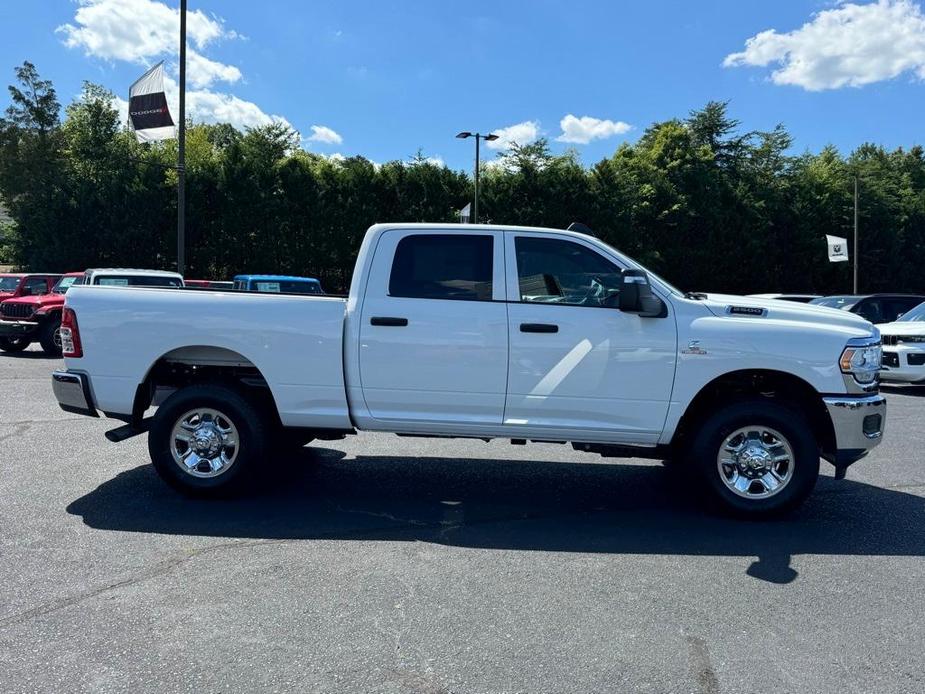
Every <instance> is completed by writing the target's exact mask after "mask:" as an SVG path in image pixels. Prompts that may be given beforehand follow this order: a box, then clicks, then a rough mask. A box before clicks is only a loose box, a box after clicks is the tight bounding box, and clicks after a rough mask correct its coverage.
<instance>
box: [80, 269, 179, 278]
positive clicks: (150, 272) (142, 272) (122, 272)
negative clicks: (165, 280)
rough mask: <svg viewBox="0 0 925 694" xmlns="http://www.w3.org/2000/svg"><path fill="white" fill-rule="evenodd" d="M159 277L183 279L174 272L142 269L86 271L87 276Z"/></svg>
mask: <svg viewBox="0 0 925 694" xmlns="http://www.w3.org/2000/svg"><path fill="white" fill-rule="evenodd" d="M129 273H131V274H133V275H157V276H158V277H163V276H165V275H167V276H169V277H182V275H181V274H180V273H179V272H174V271H172V270H145V269H141V268H134V267H102V268H99V267H98V268H91V269H89V270H87V271H86V273H85V274H87V275H91V276H93V275H117V274H118V275H126V274H129Z"/></svg>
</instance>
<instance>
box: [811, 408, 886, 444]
mask: <svg viewBox="0 0 925 694" xmlns="http://www.w3.org/2000/svg"><path fill="white" fill-rule="evenodd" d="M822 401H823V402H824V403H825V407H826V409H827V410H828V412H829V417H831V419H832V428H833V429H834V430H835V446H836V448H837V449H838V450H839V451H865V452H866V451H868V450H870V449H871V448H873V447H874V446H876V445H878V444H879V443H880V441H881V440H883V430H884V427H885V426H886V398H884V397H883V396H882V395H879V394H878V395H868V396H866V397H861V398H848V397H827V398H823V399H822ZM871 415H879V420H869V421H868V426H867V427H865V419H866V418H867V417H869V416H871ZM871 423H877V426H871Z"/></svg>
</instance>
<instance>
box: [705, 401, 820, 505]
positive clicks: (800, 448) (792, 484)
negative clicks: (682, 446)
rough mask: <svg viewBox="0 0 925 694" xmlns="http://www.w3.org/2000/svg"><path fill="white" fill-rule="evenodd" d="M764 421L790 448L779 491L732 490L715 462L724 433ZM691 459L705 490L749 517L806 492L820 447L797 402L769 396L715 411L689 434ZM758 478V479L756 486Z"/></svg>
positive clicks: (814, 474)
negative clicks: (753, 494) (788, 469)
mask: <svg viewBox="0 0 925 694" xmlns="http://www.w3.org/2000/svg"><path fill="white" fill-rule="evenodd" d="M753 425H754V426H759V427H760V426H765V427H769V428H771V429H774V430H776V431H777V432H779V433H780V434H781V435H782V436H783V437H784V439H786V443H787V444H789V446H790V449H791V451H792V453H793V456H792V458H793V460H792V462H791V463H790V464H792V466H793V468H792V473H791V477H790V478H789V481H788V482H787V483H786V484H785V485H783V486H782V487H781V488H780V490H779V491H777V492H776V493H774V494H773V496H768V497H765V498H746V497H744V496H740V495H739V494H737V493H736V492H734V491H732V490H731V489H730V487H729V486H727V483H726V482H725V481H724V479H723V476H724V475H723V473H722V472H721V471H720V466H719V465H718V462H717V456H718V455H719V452H720V448H721V446H722V445H723V443H724V442H725V440H726V438H727V437H728V436H730V435H731V434H733V433H734V432H736V430H738V429H740V428H742V427H751V426H753ZM690 450H691V460H690V462H691V463H692V464H693V466H694V469H695V470H696V472H697V474H698V477H699V479H700V481H701V482H702V483H703V486H704V487H705V488H706V490H707V492H708V494H709V496H710V497H711V498H712V500H713V501H714V502H715V503H717V504H718V505H719V506H720V507H721V508H722V509H724V510H726V511H731V512H732V513H734V514H735V515H738V516H742V517H748V518H762V517H768V516H775V515H781V514H784V513H786V512H788V511H791V510H793V509H795V508H796V507H798V506H799V505H800V504H801V503H803V501H805V500H806V497H808V496H809V495H810V493H811V492H812V491H813V488H814V487H815V485H816V479H817V478H818V477H819V447H818V445H817V443H816V437H815V436H814V434H813V430H812V428H811V426H810V424H809V422H808V421H807V419H806V417H805V415H804V414H803V413H802V412H801V411H800V410H799V409H798V408H796V407H791V406H789V405H787V404H786V403H783V402H777V401H772V400H768V399H753V400H743V401H740V402H736V403H733V404H730V405H727V406H725V407H723V408H722V409H720V410H718V411H716V412H714V413H713V414H712V415H710V416H709V417H707V419H706V420H705V421H704V422H703V423H702V424H701V426H700V427H699V429H698V431H697V432H696V433H695V435H694V436H693V440H692V445H691V449H690ZM761 486H762V485H761V484H760V483H759V484H758V485H757V488H758V489H759V490H760V488H761Z"/></svg>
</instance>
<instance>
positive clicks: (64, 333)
mask: <svg viewBox="0 0 925 694" xmlns="http://www.w3.org/2000/svg"><path fill="white" fill-rule="evenodd" d="M61 354H62V355H63V356H65V357H70V358H71V359H77V358H79V357H82V356H83V355H84V350H83V346H82V345H81V344H80V329H79V328H78V327H77V314H76V313H74V309H72V308H65V309H64V311H62V312H61Z"/></svg>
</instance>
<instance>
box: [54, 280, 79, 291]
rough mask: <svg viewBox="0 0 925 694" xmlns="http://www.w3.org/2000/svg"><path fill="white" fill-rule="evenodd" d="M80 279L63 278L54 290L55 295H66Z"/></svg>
mask: <svg viewBox="0 0 925 694" xmlns="http://www.w3.org/2000/svg"><path fill="white" fill-rule="evenodd" d="M79 279H80V278H79V277H62V278H61V279H59V280H58V283H57V284H56V285H55V288H54V289H52V291H53V292H54V293H55V294H64V293H66V292H67V290H68V289H70V288H71V285H72V284H74V282H76V281H77V280H79Z"/></svg>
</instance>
